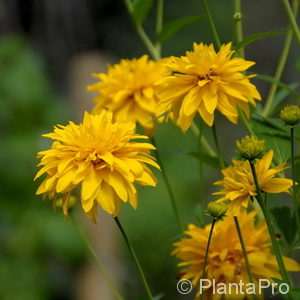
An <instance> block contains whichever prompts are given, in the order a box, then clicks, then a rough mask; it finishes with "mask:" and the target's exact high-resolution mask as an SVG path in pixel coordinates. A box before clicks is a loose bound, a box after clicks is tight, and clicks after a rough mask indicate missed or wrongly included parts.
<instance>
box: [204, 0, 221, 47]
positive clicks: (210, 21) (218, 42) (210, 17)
mask: <svg viewBox="0 0 300 300" xmlns="http://www.w3.org/2000/svg"><path fill="white" fill-rule="evenodd" d="M202 3H203V6H204V9H205V12H206V16H207V18H208V21H209V25H210V28H211V31H212V34H213V36H214V39H215V42H216V44H217V47H218V49H220V48H221V42H220V38H219V35H218V32H217V29H216V26H215V23H214V21H213V18H212V16H211V13H210V10H209V7H208V5H207V2H206V0H202Z"/></svg>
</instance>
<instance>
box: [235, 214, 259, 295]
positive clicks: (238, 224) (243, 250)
mask: <svg viewBox="0 0 300 300" xmlns="http://www.w3.org/2000/svg"><path fill="white" fill-rule="evenodd" d="M233 219H234V223H235V227H236V231H237V233H238V236H239V240H240V243H241V247H242V252H243V256H244V259H245V264H246V269H247V274H248V277H249V282H250V283H254V280H253V276H252V272H251V269H250V263H249V259H248V254H247V250H246V246H245V242H244V239H243V234H242V230H241V227H240V223H239V219H238V217H237V216H234V217H233ZM254 298H255V299H256V294H254Z"/></svg>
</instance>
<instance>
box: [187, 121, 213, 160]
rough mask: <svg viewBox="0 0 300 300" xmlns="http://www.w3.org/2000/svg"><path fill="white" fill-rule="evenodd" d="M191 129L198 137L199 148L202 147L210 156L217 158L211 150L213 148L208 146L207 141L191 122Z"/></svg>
mask: <svg viewBox="0 0 300 300" xmlns="http://www.w3.org/2000/svg"><path fill="white" fill-rule="evenodd" d="M191 129H192V131H193V132H194V134H195V135H196V136H197V137H200V143H201V146H202V147H203V149H204V150H205V151H206V152H207V153H208V154H209V155H211V156H217V155H216V152H215V151H214V150H213V148H212V147H211V146H210V144H209V142H208V141H207V139H206V138H205V136H204V135H203V134H201V135H200V130H199V128H198V126H197V125H196V124H195V122H194V121H193V122H192V124H191Z"/></svg>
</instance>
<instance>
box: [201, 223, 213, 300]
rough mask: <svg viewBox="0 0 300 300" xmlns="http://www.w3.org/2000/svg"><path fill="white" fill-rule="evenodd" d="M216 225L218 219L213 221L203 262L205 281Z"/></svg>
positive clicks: (203, 277)
mask: <svg viewBox="0 0 300 300" xmlns="http://www.w3.org/2000/svg"><path fill="white" fill-rule="evenodd" d="M215 224H216V219H213V221H212V224H211V227H210V231H209V236H208V241H207V246H206V251H205V256H204V261H203V269H202V276H201V278H202V279H205V277H206V265H207V260H208V252H209V247H210V242H211V238H212V234H213V231H214V227H215ZM202 299H203V293H201V294H200V300H202Z"/></svg>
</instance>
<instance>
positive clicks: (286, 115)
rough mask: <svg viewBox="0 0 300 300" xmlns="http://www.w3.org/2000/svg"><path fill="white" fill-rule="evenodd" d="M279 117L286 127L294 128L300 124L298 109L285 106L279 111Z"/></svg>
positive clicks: (295, 106)
mask: <svg viewBox="0 0 300 300" xmlns="http://www.w3.org/2000/svg"><path fill="white" fill-rule="evenodd" d="M279 117H280V119H281V120H282V121H283V122H284V123H285V124H286V125H290V126H295V125H297V124H299V123H300V107H299V106H298V105H287V106H285V107H284V108H283V109H282V110H281V111H280V115H279Z"/></svg>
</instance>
